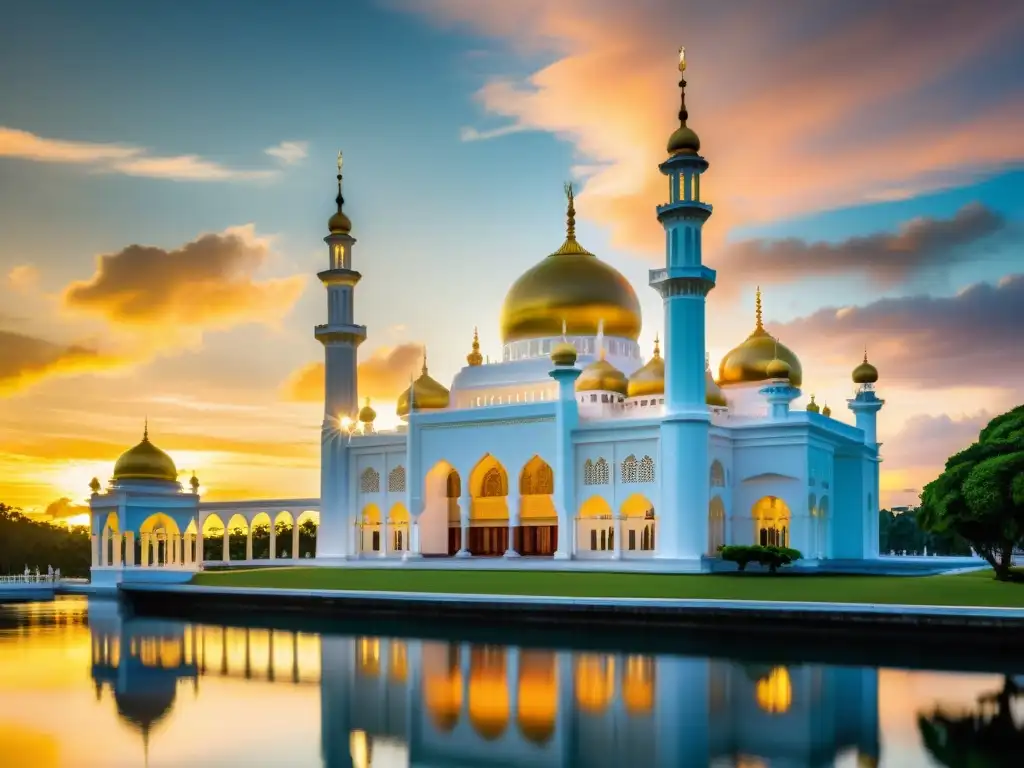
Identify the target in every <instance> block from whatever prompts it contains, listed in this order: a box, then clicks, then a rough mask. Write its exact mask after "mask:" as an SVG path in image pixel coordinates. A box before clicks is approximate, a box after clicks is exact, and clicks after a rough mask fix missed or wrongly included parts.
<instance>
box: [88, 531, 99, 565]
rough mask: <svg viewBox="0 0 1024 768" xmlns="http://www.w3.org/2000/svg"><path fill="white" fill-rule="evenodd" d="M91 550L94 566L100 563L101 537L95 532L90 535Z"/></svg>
mask: <svg viewBox="0 0 1024 768" xmlns="http://www.w3.org/2000/svg"><path fill="white" fill-rule="evenodd" d="M89 552H90V555H91V557H92V567H93V568H95V567H96V566H97V565H99V564H100V537H99V536H97V535H96V534H95V533H94V534H93V535H92V536H90V537H89Z"/></svg>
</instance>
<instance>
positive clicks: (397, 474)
mask: <svg viewBox="0 0 1024 768" xmlns="http://www.w3.org/2000/svg"><path fill="white" fill-rule="evenodd" d="M388 493H405V467H402V466H398V467H395V468H394V469H392V470H391V472H389V473H388Z"/></svg>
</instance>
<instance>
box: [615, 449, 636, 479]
mask: <svg viewBox="0 0 1024 768" xmlns="http://www.w3.org/2000/svg"><path fill="white" fill-rule="evenodd" d="M636 464H637V462H636V456H634V455H633V454H629V456H627V457H626V458H625V459H623V460H622V464H621V465H620V466H619V477H620V479H621V480H622V482H623V483H635V482H636V479H637V466H636Z"/></svg>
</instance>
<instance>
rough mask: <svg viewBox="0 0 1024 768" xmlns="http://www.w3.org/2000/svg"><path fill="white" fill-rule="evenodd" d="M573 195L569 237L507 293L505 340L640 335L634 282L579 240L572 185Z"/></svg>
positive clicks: (569, 192)
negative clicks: (600, 329)
mask: <svg viewBox="0 0 1024 768" xmlns="http://www.w3.org/2000/svg"><path fill="white" fill-rule="evenodd" d="M566 196H567V197H568V200H569V204H568V211H567V225H566V238H565V242H564V243H562V246H561V248H559V249H558V250H557V251H555V252H554V253H552V254H551V255H550V256H548V257H547V258H545V259H543V260H542V261H540V262H539V263H538V264H536V265H534V266H533V267H531V268H530V269H528V270H527V271H526V272H524V273H523V274H522V275H521V276H520V277H519V279H518V280H516V281H515V283H513V284H512V287H511V288H510V289H509V291H508V294H507V295H506V296H505V303H504V305H503V306H502V310H501V335H502V339H503V341H504V342H505V343H509V342H513V341H519V340H521V339H532V338H539V337H551V336H558V335H560V334H562V332H563V327H564V328H565V332H566V333H568V334H570V335H579V336H596V335H597V330H598V325H599V324H600V323H601V321H602V320H603V321H604V332H605V334H607V335H608V336H616V337H620V338H624V339H629V340H631V341H636V339H637V337H638V336H639V335H640V326H641V322H642V320H641V314H640V302H639V301H638V300H637V297H636V293H635V292H634V290H633V286H631V285H630V284H629V281H628V280H626V278H625V277H623V276H622V275H621V274H620V273H619V272H618V271H617V270H616V269H615V268H614V267H612V266H610V265H608V264H606V263H605V262H603V261H601V260H600V259H599V258H597V257H596V256H595V255H594V254H592V253H591V252H590V251H588V250H587V249H585V248H584V247H583V246H581V245H580V244H579V243H578V242H577V241H576V209H575V208H574V207H573V191H572V185H570V184H567V185H566Z"/></svg>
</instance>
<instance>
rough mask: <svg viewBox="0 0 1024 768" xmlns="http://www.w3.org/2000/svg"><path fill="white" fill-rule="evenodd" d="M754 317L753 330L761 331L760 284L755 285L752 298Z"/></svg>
mask: <svg viewBox="0 0 1024 768" xmlns="http://www.w3.org/2000/svg"><path fill="white" fill-rule="evenodd" d="M754 317H755V318H756V319H757V327H756V328H754V330H755V331H763V330H764V324H763V323H762V322H761V286H760V285H759V286H757V293H756V294H755V298H754ZM775 349H776V352H778V344H776V345H775Z"/></svg>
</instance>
